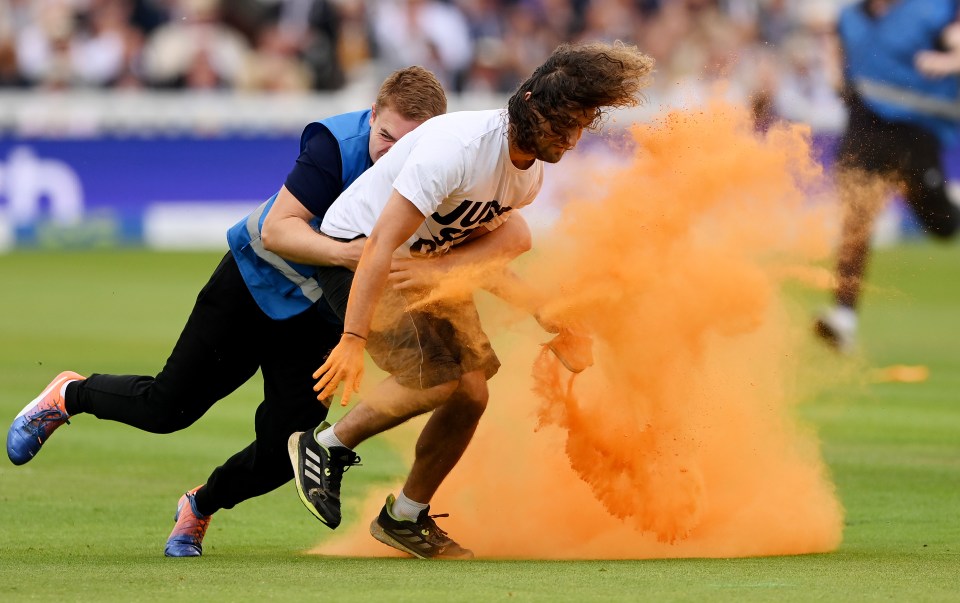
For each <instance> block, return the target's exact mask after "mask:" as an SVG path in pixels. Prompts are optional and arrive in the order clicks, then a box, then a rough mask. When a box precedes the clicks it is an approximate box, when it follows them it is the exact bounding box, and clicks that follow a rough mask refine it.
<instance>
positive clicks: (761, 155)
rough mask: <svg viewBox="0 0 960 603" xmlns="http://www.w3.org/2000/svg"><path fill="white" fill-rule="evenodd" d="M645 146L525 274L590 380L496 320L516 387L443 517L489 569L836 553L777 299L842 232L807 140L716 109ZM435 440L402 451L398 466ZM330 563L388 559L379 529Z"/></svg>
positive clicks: (505, 375)
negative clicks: (576, 332)
mask: <svg viewBox="0 0 960 603" xmlns="http://www.w3.org/2000/svg"><path fill="white" fill-rule="evenodd" d="M631 135H632V144H631V145H630V150H629V151H625V152H629V153H632V159H631V160H630V161H629V162H621V163H619V164H618V165H616V166H612V167H609V168H608V169H598V167H597V166H596V165H595V164H591V170H590V172H589V173H590V174H592V176H590V175H587V173H586V172H584V173H582V174H581V177H582V179H583V180H584V182H585V185H584V186H583V187H582V188H583V191H580V194H579V195H578V196H577V197H575V198H573V199H571V200H570V201H569V202H567V203H566V204H565V205H564V207H563V210H562V213H561V216H560V219H559V220H558V221H557V223H556V225H555V226H554V227H553V228H552V229H551V230H550V232H548V233H542V234H541V235H540V236H538V242H537V252H536V253H535V255H534V256H533V257H532V258H530V260H529V261H527V262H525V263H523V265H522V270H521V272H522V273H523V275H524V276H525V278H526V279H527V280H529V281H530V282H531V283H532V284H533V285H534V286H536V287H537V288H538V289H539V290H541V291H546V292H549V293H551V300H552V302H551V303H550V304H549V306H548V308H547V310H546V312H547V313H549V314H552V315H554V316H557V317H560V318H562V319H566V320H574V321H577V322H578V323H579V324H581V325H584V326H585V327H586V328H587V329H588V330H589V331H590V332H591V333H592V334H593V336H594V341H595V348H594V356H595V359H596V364H595V366H593V367H592V368H590V369H588V370H587V371H585V372H584V373H582V374H580V375H578V376H577V377H576V378H575V379H574V380H573V381H572V383H571V381H570V375H569V373H567V372H565V370H564V369H563V368H562V367H560V365H559V364H558V363H557V361H556V359H555V358H554V357H553V356H552V355H551V354H549V352H541V348H540V346H539V345H538V343H539V342H542V341H545V340H546V339H547V338H548V336H547V335H545V334H544V333H543V332H542V331H539V330H538V329H537V327H536V326H535V324H534V323H533V321H531V320H528V319H525V320H518V318H517V315H516V313H515V312H511V311H508V310H506V309H504V307H503V306H502V304H501V305H497V304H496V303H483V304H481V306H482V307H481V312H482V313H483V316H484V321H485V325H486V327H487V329H488V332H490V333H491V335H492V336H493V340H494V343H495V345H496V346H497V351H498V354H499V355H500V357H501V360H502V361H503V368H502V369H501V372H500V374H499V375H498V376H497V377H496V378H494V379H493V380H492V381H491V383H490V387H491V401H490V405H489V407H488V410H487V413H486V415H485V416H484V418H483V421H482V422H481V426H480V429H479V430H478V432H477V435H476V436H475V439H474V441H473V443H472V444H471V446H470V448H469V449H468V451H467V453H466V455H465V456H464V458H463V460H462V461H461V463H460V465H459V466H458V467H457V468H456V469H455V470H454V472H453V473H452V474H451V476H450V477H449V478H448V480H447V482H446V483H445V484H444V486H443V487H442V488H441V491H440V492H439V493H438V495H437V497H436V499H435V500H434V501H433V503H432V509H433V510H434V512H450V513H451V516H450V517H449V518H445V519H442V520H440V525H441V527H443V528H444V529H447V530H448V531H449V532H450V533H451V534H452V535H453V536H454V537H455V538H456V539H457V540H458V541H459V542H460V543H461V544H463V545H465V546H467V547H469V548H472V549H473V550H474V552H475V553H476V554H477V555H478V556H481V557H528V558H653V557H731V556H753V555H781V554H799V553H810V552H823V551H830V550H833V549H835V548H836V547H837V546H838V545H839V543H840V540H841V536H842V523H843V511H842V507H841V505H840V503H839V501H838V500H837V497H836V494H835V491H834V487H833V484H832V483H831V481H830V479H829V475H828V473H827V471H826V468H825V465H824V463H823V461H822V460H821V457H820V453H819V445H818V442H817V439H816V435H815V434H814V433H813V431H812V430H811V429H810V428H808V427H805V426H803V425H802V424H800V423H799V422H798V420H797V418H796V417H795V408H794V406H795V404H797V403H798V402H800V401H801V399H800V398H801V397H802V396H801V394H800V393H799V392H797V391H795V386H794V379H795V377H796V375H797V370H798V367H797V364H796V363H797V362H798V361H799V359H798V356H797V354H796V349H797V346H798V339H799V337H800V333H801V331H805V327H806V325H804V329H800V328H798V326H797V325H795V324H792V321H791V317H790V312H789V310H788V308H787V303H786V301H785V300H784V298H783V294H782V293H781V285H782V282H783V280H785V279H788V278H798V277H799V278H800V279H802V280H805V281H811V280H816V279H815V278H814V276H815V275H816V274H817V271H816V269H815V268H813V267H811V266H812V263H813V262H814V261H816V260H820V259H822V258H824V257H826V256H827V254H829V252H830V249H831V245H830V242H831V240H832V236H833V234H834V233H833V231H832V230H831V228H829V227H828V226H826V225H827V224H829V223H830V220H828V219H827V216H825V215H824V211H823V207H824V205H823V204H818V203H814V202H811V196H812V195H815V194H816V191H818V190H821V189H822V182H821V177H822V174H821V171H820V168H819V166H817V165H816V164H815V162H813V161H812V159H811V158H810V149H809V140H808V134H807V132H806V131H805V129H803V128H801V127H795V126H794V127H788V126H784V127H778V128H774V129H773V130H771V131H770V132H768V133H766V134H757V133H755V132H754V131H753V130H752V127H751V122H750V119H749V116H748V115H747V113H746V112H745V111H744V110H743V109H740V108H738V107H735V106H731V105H729V104H725V103H723V102H719V101H717V102H714V103H712V104H710V105H708V106H706V107H704V108H702V109H697V110H690V111H675V112H671V113H668V114H666V115H664V116H663V117H661V118H660V119H658V120H656V121H655V122H654V123H653V124H651V125H635V126H634V127H633V128H632V129H631ZM564 162H565V163H567V162H569V163H571V164H573V165H572V166H571V168H575V167H576V166H577V165H578V164H577V162H576V161H570V160H569V159H565V160H564ZM565 169H566V168H565ZM589 178H595V179H596V180H595V181H592V182H591V181H589V180H588V179H589ZM502 326H506V327H507V328H508V329H509V332H507V333H504V332H501V331H502V330H503V329H500V328H499V327H502ZM420 424H422V423H419V422H417V423H415V424H412V425H407V426H404V427H403V428H402V429H401V430H400V431H399V432H396V433H399V434H401V435H402V436H403V439H405V440H406V442H405V443H404V444H403V445H402V449H403V450H404V452H403V453H404V454H408V453H409V451H410V450H412V448H413V446H412V442H413V439H414V438H415V436H416V433H417V428H418V426H419V425H420ZM395 431H396V430H395ZM394 437H397V436H396V434H395V435H394ZM349 477H350V476H349V475H348V476H347V479H345V483H344V488H349V487H350V479H349ZM384 494H385V493H384V492H377V493H375V494H373V495H372V496H371V498H370V500H369V501H368V502H367V503H366V504H365V508H364V509H363V510H362V513H363V518H364V519H366V518H368V517H369V518H372V517H373V516H374V515H375V514H376V513H377V511H378V510H379V507H380V505H381V504H382V501H383V495H384ZM351 511H354V512H355V510H352V509H351V510H348V513H347V515H348V516H349V514H350V512H351ZM316 552H319V553H324V554H353V555H391V554H393V553H392V552H391V551H390V550H389V549H388V548H387V547H384V546H383V545H381V544H379V543H377V542H375V541H374V540H373V539H372V538H371V537H370V536H369V535H368V534H367V533H366V521H361V522H360V525H357V526H354V527H351V528H348V529H346V530H345V533H343V534H339V535H337V536H335V537H334V538H331V539H329V540H328V541H326V542H324V543H323V544H322V545H321V546H320V547H319V548H318V549H317V550H316Z"/></svg>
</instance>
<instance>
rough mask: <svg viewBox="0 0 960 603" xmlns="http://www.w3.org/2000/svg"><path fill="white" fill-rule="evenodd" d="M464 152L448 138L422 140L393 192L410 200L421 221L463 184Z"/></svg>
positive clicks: (397, 178) (453, 140)
mask: <svg viewBox="0 0 960 603" xmlns="http://www.w3.org/2000/svg"><path fill="white" fill-rule="evenodd" d="M465 165H466V150H465V149H464V146H463V144H462V143H461V142H460V141H458V140H456V139H455V138H453V137H451V136H446V135H444V134H443V133H440V135H438V136H423V137H422V138H420V139H419V140H418V141H417V142H416V145H415V146H414V147H413V149H411V151H410V155H409V156H408V157H407V159H406V161H404V163H403V167H402V168H401V169H400V173H399V174H397V177H396V178H395V179H394V181H393V188H395V189H396V190H397V192H398V193H400V194H401V195H403V196H404V197H406V198H407V199H409V200H410V202H411V203H413V204H414V206H416V208H417V209H419V210H420V213H422V214H423V215H424V217H429V216H431V215H433V213H434V212H435V211H437V208H438V207H440V203H441V202H442V201H443V200H444V199H446V198H447V197H450V196H452V194H453V193H454V191H456V190H457V189H458V188H460V187H461V185H462V184H463V177H464V174H465V172H466V169H465Z"/></svg>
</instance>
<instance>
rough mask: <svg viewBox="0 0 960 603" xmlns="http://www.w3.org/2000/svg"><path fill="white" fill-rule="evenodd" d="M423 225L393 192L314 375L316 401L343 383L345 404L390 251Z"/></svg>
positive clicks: (359, 368)
mask: <svg viewBox="0 0 960 603" xmlns="http://www.w3.org/2000/svg"><path fill="white" fill-rule="evenodd" d="M421 224H423V214H422V213H420V210H419V209H417V207H416V206H415V205H414V204H413V203H411V202H410V201H409V200H408V199H407V198H406V197H404V196H403V195H401V194H400V193H398V192H397V191H396V190H394V191H393V192H392V193H391V195H390V199H389V200H388V201H387V205H386V207H384V209H383V212H382V213H381V214H380V217H379V218H378V219H377V223H376V225H375V226H374V227H373V231H372V232H371V233H370V238H369V240H368V241H367V245H366V246H365V247H364V249H363V255H362V256H361V257H360V264H359V265H358V266H357V273H356V274H355V275H354V277H353V285H352V286H351V287H350V297H349V299H348V301H347V313H346V316H345V319H344V321H343V322H344V326H343V336H342V337H341V338H340V343H338V344H337V346H336V347H335V348H333V350H332V351H331V352H330V355H329V356H327V360H326V361H325V362H324V363H323V365H322V366H321V367H320V368H319V369H317V371H316V372H315V373H314V374H313V377H314V378H315V379H318V382H317V384H316V386H314V388H313V389H314V391H318V392H320V393H319V395H318V396H317V399H318V400H324V399H326V398H328V397H330V396H332V395H333V392H335V391H336V389H337V385H339V384H340V382H341V381H342V382H344V390H343V398H342V399H341V404H343V405H346V404H347V403H348V402H349V400H350V396H351V395H352V394H353V392H355V391H357V389H358V388H359V387H360V380H361V378H362V377H363V350H364V347H365V345H366V341H367V337H369V335H370V324H371V323H372V322H373V314H374V311H375V310H376V307H377V303H378V302H379V301H380V297H381V295H382V294H383V289H384V287H385V286H386V283H387V276H388V275H389V274H390V263H391V261H392V259H393V252H394V251H396V249H397V248H398V247H400V245H401V244H403V242H404V241H406V240H407V239H409V238H410V237H411V236H412V235H413V233H414V232H416V230H417V228H418V227H419V226H420V225H421Z"/></svg>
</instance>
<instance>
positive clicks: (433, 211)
mask: <svg viewBox="0 0 960 603" xmlns="http://www.w3.org/2000/svg"><path fill="white" fill-rule="evenodd" d="M542 184H543V163H542V162H541V161H540V160H536V161H534V162H533V165H532V166H530V167H529V168H527V169H525V170H521V169H518V168H517V167H516V166H515V165H513V163H512V162H511V161H510V152H509V148H508V145H507V114H506V111H504V110H503V109H495V110H492V111H461V112H457V113H448V114H446V115H439V116H437V117H434V118H433V119H430V120H428V121H426V122H425V123H424V124H423V125H421V126H420V127H419V128H417V129H415V130H414V131H412V132H410V133H409V134H407V135H406V136H404V137H403V138H401V139H400V140H399V141H397V143H396V144H395V145H393V148H391V149H390V151H388V152H387V153H386V154H385V155H384V156H383V157H381V158H380V160H379V161H377V162H376V163H375V164H374V165H373V167H371V168H370V169H369V170H367V171H366V172H364V173H363V175H361V176H360V177H359V178H357V180H356V181H355V182H354V183H353V184H351V185H350V187H349V188H348V189H347V190H345V191H343V193H341V194H340V196H339V197H338V198H337V200H336V201H334V202H333V204H332V205H331V206H330V209H329V210H327V213H326V214H325V215H324V218H323V224H322V225H321V227H320V230H321V231H322V232H323V233H324V234H327V235H330V236H332V237H338V238H344V239H352V238H355V237H357V236H360V235H365V236H369V235H370V232H371V231H372V230H373V226H374V224H375V223H376V221H377V218H379V217H380V214H381V213H382V212H383V208H384V207H385V206H386V204H387V199H388V198H389V197H390V194H391V193H392V192H393V189H396V190H397V192H399V193H400V194H401V195H403V196H404V197H406V198H407V199H409V200H410V202H411V203H413V204H414V205H415V206H416V207H417V209H419V210H420V212H421V213H422V214H423V216H424V218H425V220H424V222H423V224H422V225H421V226H420V228H418V229H417V231H416V233H415V234H414V235H413V236H412V237H411V238H410V239H409V240H407V242H406V243H405V244H404V245H401V246H400V249H398V250H397V251H398V255H401V256H408V255H411V254H412V255H422V254H430V253H442V252H445V251H447V250H448V249H449V248H450V246H451V245H456V244H457V243H460V242H462V241H463V239H464V238H465V237H466V236H467V235H469V234H470V232H471V231H473V230H474V229H476V228H477V227H479V226H481V225H482V226H484V227H485V228H487V229H488V230H493V229H495V228H497V227H498V226H500V225H501V224H503V223H504V222H505V221H506V219H507V218H508V217H509V212H510V211H512V210H514V209H518V208H520V207H523V206H525V205H528V204H529V203H530V202H531V201H533V199H534V198H535V197H536V196H537V193H538V192H540V187H541V185H542Z"/></svg>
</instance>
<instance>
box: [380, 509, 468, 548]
mask: <svg viewBox="0 0 960 603" xmlns="http://www.w3.org/2000/svg"><path fill="white" fill-rule="evenodd" d="M394 500H395V499H394V496H393V494H391V495H389V496H387V502H386V504H384V505H383V508H382V509H380V515H379V516H377V518H376V519H374V520H373V523H371V524H370V534H371V535H372V536H373V537H374V538H376V539H377V540H379V541H380V542H382V543H383V544H385V545H387V546H391V547H393V548H395V549H397V550H400V551H403V552H404V553H409V554H411V555H413V556H414V557H419V558H420V559H473V551H471V550H470V549H465V548H463V547H462V546H460V545H459V544H457V543H456V541H455V540H453V539H452V538H450V536H448V535H447V533H446V532H444V531H443V530H441V529H440V527H439V526H438V525H437V522H435V521H434V520H433V518H434V517H447V514H446V513H443V514H441V515H430V508H429V507H427V508H426V509H424V510H423V511H421V512H420V515H419V516H418V517H417V520H416V521H407V520H403V519H397V518H395V517H394V516H393V515H391V513H390V509H392V508H393V503H394Z"/></svg>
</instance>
